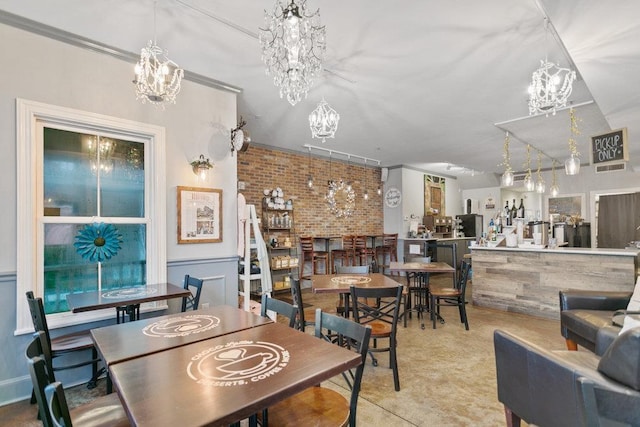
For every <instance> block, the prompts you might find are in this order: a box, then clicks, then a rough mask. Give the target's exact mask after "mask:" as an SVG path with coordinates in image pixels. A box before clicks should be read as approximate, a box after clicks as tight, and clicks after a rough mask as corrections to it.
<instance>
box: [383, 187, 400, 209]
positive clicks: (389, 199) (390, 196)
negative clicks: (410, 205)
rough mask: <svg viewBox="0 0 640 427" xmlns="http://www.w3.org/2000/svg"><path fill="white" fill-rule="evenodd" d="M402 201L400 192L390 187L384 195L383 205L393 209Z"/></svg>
mask: <svg viewBox="0 0 640 427" xmlns="http://www.w3.org/2000/svg"><path fill="white" fill-rule="evenodd" d="M401 201H402V192H401V191H400V190H398V189H397V188H395V187H391V188H389V189H388V190H387V192H386V193H384V203H385V204H386V205H387V206H388V207H390V208H395V207H398V206H399V205H400V202H401Z"/></svg>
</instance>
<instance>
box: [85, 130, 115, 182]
mask: <svg viewBox="0 0 640 427" xmlns="http://www.w3.org/2000/svg"><path fill="white" fill-rule="evenodd" d="M87 149H88V154H89V159H90V165H91V172H93V173H97V172H98V171H100V172H101V173H102V174H103V175H104V174H108V173H111V171H112V170H113V166H114V161H113V159H112V158H111V157H112V156H113V152H114V151H115V149H116V142H115V141H114V140H112V139H109V138H105V137H102V136H94V137H93V138H91V139H89V141H88V142H87Z"/></svg>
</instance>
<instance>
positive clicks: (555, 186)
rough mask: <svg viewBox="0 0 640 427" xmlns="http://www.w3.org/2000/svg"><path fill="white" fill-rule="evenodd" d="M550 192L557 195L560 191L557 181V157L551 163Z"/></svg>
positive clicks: (554, 195)
mask: <svg viewBox="0 0 640 427" xmlns="http://www.w3.org/2000/svg"><path fill="white" fill-rule="evenodd" d="M549 192H550V193H551V196H552V197H556V196H557V195H558V194H559V193H560V187H558V182H557V181H556V159H553V160H552V163H551V188H549Z"/></svg>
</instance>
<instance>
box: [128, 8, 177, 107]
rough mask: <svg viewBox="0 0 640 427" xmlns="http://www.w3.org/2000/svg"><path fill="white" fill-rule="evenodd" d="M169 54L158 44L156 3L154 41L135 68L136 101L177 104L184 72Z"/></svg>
mask: <svg viewBox="0 0 640 427" xmlns="http://www.w3.org/2000/svg"><path fill="white" fill-rule="evenodd" d="M167 55H168V53H167V51H166V50H165V49H162V48H161V47H160V46H158V45H157V43H156V2H154V4H153V40H149V43H148V44H147V46H146V47H143V48H142V50H141V52H140V61H138V63H137V64H136V66H135V74H136V76H135V78H134V79H133V84H134V85H135V87H136V99H139V100H141V101H142V103H143V104H144V103H146V102H147V101H149V102H150V103H151V104H155V105H162V106H164V104H166V103H171V104H175V103H176V95H178V92H180V82H181V81H182V77H183V76H184V70H182V68H180V67H179V66H178V64H176V63H175V62H173V61H172V60H170V59H169V57H168V56H167Z"/></svg>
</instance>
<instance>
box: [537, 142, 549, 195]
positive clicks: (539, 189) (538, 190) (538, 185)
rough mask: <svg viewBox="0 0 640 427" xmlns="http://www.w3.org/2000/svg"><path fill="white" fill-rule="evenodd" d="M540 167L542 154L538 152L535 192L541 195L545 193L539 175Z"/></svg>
mask: <svg viewBox="0 0 640 427" xmlns="http://www.w3.org/2000/svg"><path fill="white" fill-rule="evenodd" d="M541 166H542V153H541V152H540V150H538V170H537V172H536V192H538V193H540V194H542V193H544V192H545V191H546V189H547V188H546V185H545V183H544V179H542V173H540V167H541Z"/></svg>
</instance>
